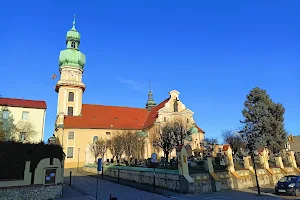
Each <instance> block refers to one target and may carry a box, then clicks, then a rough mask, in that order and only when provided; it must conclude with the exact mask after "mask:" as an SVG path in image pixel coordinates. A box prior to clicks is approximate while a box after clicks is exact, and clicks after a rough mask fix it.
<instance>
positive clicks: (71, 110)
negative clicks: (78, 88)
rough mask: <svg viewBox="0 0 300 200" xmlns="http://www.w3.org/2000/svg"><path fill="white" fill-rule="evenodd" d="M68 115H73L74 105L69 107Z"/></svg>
mask: <svg viewBox="0 0 300 200" xmlns="http://www.w3.org/2000/svg"><path fill="white" fill-rule="evenodd" d="M68 115H69V116H73V107H72V106H70V107H68Z"/></svg>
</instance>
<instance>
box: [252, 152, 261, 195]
mask: <svg viewBox="0 0 300 200" xmlns="http://www.w3.org/2000/svg"><path fill="white" fill-rule="evenodd" d="M254 155H256V156H257V155H258V151H257V150H254V151H253V149H252V150H251V157H252V162H253V167H254V172H255V179H256V187H257V193H258V195H260V187H259V182H258V177H257V172H256V165H255V161H254Z"/></svg>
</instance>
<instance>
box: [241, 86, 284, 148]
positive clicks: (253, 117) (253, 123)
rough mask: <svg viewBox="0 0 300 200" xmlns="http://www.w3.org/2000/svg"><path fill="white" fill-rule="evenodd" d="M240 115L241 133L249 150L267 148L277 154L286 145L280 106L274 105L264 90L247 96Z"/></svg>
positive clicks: (253, 91) (258, 89) (257, 90)
mask: <svg viewBox="0 0 300 200" xmlns="http://www.w3.org/2000/svg"><path fill="white" fill-rule="evenodd" d="M244 106H245V107H244V109H243V111H242V114H243V116H244V121H241V122H242V123H243V125H244V127H243V133H244V136H246V139H247V144H248V147H249V148H255V149H257V148H258V147H259V146H260V147H267V148H268V149H269V150H270V151H271V152H273V153H278V152H280V150H281V149H282V148H284V145H285V143H286V136H287V133H286V131H285V129H284V117H283V115H284V112H285V109H284V107H283V106H282V104H279V103H274V102H273V101H272V100H271V99H270V97H269V95H268V94H267V93H266V90H262V89H260V88H258V87H256V88H254V89H252V90H251V91H250V93H249V94H248V95H247V99H246V101H245V103H244Z"/></svg>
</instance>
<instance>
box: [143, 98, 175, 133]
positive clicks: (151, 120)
mask: <svg viewBox="0 0 300 200" xmlns="http://www.w3.org/2000/svg"><path fill="white" fill-rule="evenodd" d="M169 99H170V98H167V99H166V100H164V101H163V102H161V103H160V104H158V105H157V106H155V107H154V108H152V110H151V111H150V113H149V116H148V118H147V120H146V121H145V125H144V128H148V127H150V126H152V125H153V123H154V122H155V120H156V119H157V117H158V110H159V109H161V108H163V107H164V106H165V104H166V103H167V102H168V101H169Z"/></svg>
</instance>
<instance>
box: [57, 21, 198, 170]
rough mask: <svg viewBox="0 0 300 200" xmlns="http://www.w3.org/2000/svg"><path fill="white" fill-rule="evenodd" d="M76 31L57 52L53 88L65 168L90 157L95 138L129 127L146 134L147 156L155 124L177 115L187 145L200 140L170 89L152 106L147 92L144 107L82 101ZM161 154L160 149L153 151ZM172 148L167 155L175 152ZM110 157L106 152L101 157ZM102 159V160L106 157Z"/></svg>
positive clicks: (81, 65) (81, 66) (82, 57)
mask: <svg viewBox="0 0 300 200" xmlns="http://www.w3.org/2000/svg"><path fill="white" fill-rule="evenodd" d="M79 45H80V34H79V32H78V31H77V30H76V28H75V20H74V21H73V27H72V28H71V30H69V31H68V32H67V37H66V49H65V50H62V51H61V52H60V56H59V71H60V79H59V80H58V82H57V84H56V87H55V91H56V92H57V93H58V102H57V119H56V129H55V133H54V136H55V137H56V140H57V142H58V143H59V144H61V145H62V146H63V149H64V152H65V154H66V160H65V167H67V168H69V167H76V166H77V165H79V166H82V165H83V164H85V163H92V162H93V161H94V159H93V158H92V156H91V153H90V152H89V145H90V144H92V143H93V141H94V140H96V139H97V138H103V139H110V138H111V137H113V136H114V133H115V132H116V131H124V130H127V129H130V130H132V131H134V132H136V133H138V134H140V135H144V136H145V137H146V145H145V151H144V155H143V157H144V158H149V157H150V156H151V154H152V153H154V152H156V151H157V150H156V149H155V148H154V147H153V143H152V142H151V139H150V134H154V132H155V131H154V130H155V129H156V128H157V126H158V125H159V124H162V123H165V122H167V121H170V120H172V119H174V118H180V119H182V120H184V121H185V122H186V123H187V124H189V125H190V128H191V130H193V134H192V137H190V139H189V141H186V143H187V144H189V145H190V146H191V148H192V149H195V148H196V147H197V146H199V144H200V141H202V140H203V139H204V131H203V130H201V129H200V128H199V127H198V126H196V124H195V121H194V118H193V114H194V113H193V112H192V111H191V110H189V109H188V108H186V106H185V105H184V104H183V103H182V102H181V101H180V99H179V92H178V91H176V90H172V91H170V92H169V96H166V99H165V100H164V101H162V102H161V103H159V104H158V105H156V103H155V101H154V99H153V94H152V92H151V91H149V94H148V101H147V103H146V107H145V108H131V107H120V106H110V105H109V106H106V105H92V104H83V103H82V95H83V93H84V91H85V89H86V86H85V84H84V83H83V82H82V75H83V71H84V70H83V69H84V65H85V55H84V54H83V53H81V52H80V51H79ZM157 153H158V154H159V156H162V155H163V153H162V151H158V152H157ZM175 153H176V152H175V150H174V151H173V152H172V153H171V156H174V155H175ZM105 157H106V158H111V157H112V155H111V154H110V152H109V151H108V153H107V154H106V156H105ZM106 158H105V159H106Z"/></svg>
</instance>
